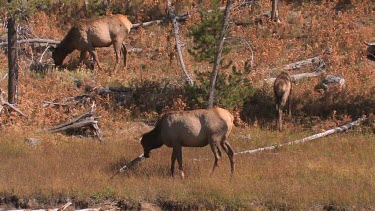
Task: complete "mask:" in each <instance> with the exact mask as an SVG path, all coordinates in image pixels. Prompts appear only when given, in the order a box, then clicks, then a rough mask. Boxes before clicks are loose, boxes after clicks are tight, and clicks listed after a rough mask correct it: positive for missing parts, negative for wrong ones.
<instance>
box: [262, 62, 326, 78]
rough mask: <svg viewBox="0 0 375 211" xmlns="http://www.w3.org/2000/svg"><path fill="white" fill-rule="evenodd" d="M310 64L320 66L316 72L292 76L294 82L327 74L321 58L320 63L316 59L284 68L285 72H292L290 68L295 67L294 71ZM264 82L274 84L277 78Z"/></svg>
mask: <svg viewBox="0 0 375 211" xmlns="http://www.w3.org/2000/svg"><path fill="white" fill-rule="evenodd" d="M308 64H319V66H318V67H317V68H316V69H315V71H314V72H310V73H300V74H294V75H291V76H290V77H291V78H292V80H293V81H298V80H301V79H303V78H310V77H316V76H319V75H321V74H323V73H325V72H326V69H325V63H324V60H323V59H322V58H320V59H319V60H318V61H316V57H314V58H311V59H307V60H303V61H299V62H295V63H292V64H289V65H286V66H284V68H285V69H283V70H290V68H292V67H293V68H292V69H295V68H296V67H298V68H301V67H303V66H306V65H308ZM264 80H265V82H266V83H268V84H273V82H274V81H275V80H276V78H267V79H264Z"/></svg>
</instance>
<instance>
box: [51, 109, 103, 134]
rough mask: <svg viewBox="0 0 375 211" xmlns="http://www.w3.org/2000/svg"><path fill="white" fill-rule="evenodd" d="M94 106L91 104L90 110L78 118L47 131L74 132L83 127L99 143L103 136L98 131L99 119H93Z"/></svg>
mask: <svg viewBox="0 0 375 211" xmlns="http://www.w3.org/2000/svg"><path fill="white" fill-rule="evenodd" d="M94 106H95V104H94V103H93V104H92V106H91V108H90V110H89V111H88V112H86V113H84V114H82V115H80V116H78V117H75V118H73V119H72V120H70V121H68V122H66V123H62V124H59V125H57V126H54V127H52V128H50V129H48V130H47V131H48V132H50V133H56V132H61V131H67V130H74V129H80V128H84V127H88V128H89V129H91V130H92V131H93V132H94V134H95V135H96V136H97V137H98V139H99V140H100V141H104V140H103V134H102V132H101V131H100V128H99V126H98V119H99V118H100V117H95V116H93V115H94Z"/></svg>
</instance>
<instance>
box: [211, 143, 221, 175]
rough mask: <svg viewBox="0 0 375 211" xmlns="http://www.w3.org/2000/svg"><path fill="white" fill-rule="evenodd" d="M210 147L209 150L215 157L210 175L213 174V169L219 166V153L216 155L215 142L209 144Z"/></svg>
mask: <svg viewBox="0 0 375 211" xmlns="http://www.w3.org/2000/svg"><path fill="white" fill-rule="evenodd" d="M210 146H211V149H212V152H213V153H214V157H215V162H214V167H213V168H212V171H211V175H212V174H213V173H214V171H215V169H216V168H217V167H218V166H219V165H218V161H219V158H220V157H219V153H218V150H217V149H218V147H217V144H216V142H215V141H212V143H211V144H210Z"/></svg>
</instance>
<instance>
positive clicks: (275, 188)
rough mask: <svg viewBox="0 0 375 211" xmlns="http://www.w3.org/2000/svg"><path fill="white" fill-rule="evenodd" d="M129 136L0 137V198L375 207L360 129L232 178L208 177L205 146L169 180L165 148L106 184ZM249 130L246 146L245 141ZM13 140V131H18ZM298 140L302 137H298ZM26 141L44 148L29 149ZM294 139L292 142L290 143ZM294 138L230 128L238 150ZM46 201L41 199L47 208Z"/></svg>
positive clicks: (261, 160)
mask: <svg viewBox="0 0 375 211" xmlns="http://www.w3.org/2000/svg"><path fill="white" fill-rule="evenodd" d="M126 127H127V128H126V129H130V128H134V127H135V128H138V129H139V130H137V131H136V132H134V134H129V136H127V137H126V138H122V139H119V138H118V137H116V135H107V136H106V142H104V143H99V142H97V141H94V140H90V139H85V138H83V139H82V138H75V137H71V138H70V137H66V136H63V135H51V134H43V133H34V132H19V131H17V133H15V131H4V133H3V136H2V138H1V139H0V149H1V152H2V153H1V154H0V160H1V163H2V165H1V166H0V193H2V194H14V195H18V196H20V197H24V198H38V197H39V198H40V197H41V196H43V198H44V200H47V201H48V199H49V200H50V201H53V199H54V196H56V195H62V196H65V197H67V198H70V199H73V201H78V200H88V199H90V198H93V199H95V200H97V201H100V200H104V199H112V200H115V199H125V200H128V201H130V202H133V203H135V204H137V203H138V202H145V201H146V202H152V203H155V204H158V205H160V206H177V205H178V206H179V207H191V208H197V206H198V207H199V206H201V207H205V208H212V209H224V208H226V209H228V208H229V209H239V208H246V209H251V208H253V209H254V208H257V209H258V208H270V209H308V208H312V207H314V206H325V205H327V206H329V205H332V204H333V205H335V206H339V207H343V208H345V209H351V208H354V207H360V208H366V207H368V206H370V207H373V206H374V202H375V201H374V200H375V198H374V194H375V192H374V190H375V183H374V181H373V178H374V176H375V168H373V163H374V162H375V158H374V157H373V156H371V155H372V154H373V153H375V137H374V135H371V134H362V133H360V132H359V131H357V130H354V131H351V132H349V133H346V134H338V135H333V136H330V137H327V138H323V139H321V140H317V141H314V142H311V143H305V144H303V145H293V146H288V147H285V148H280V149H277V150H274V151H269V152H261V153H258V154H252V155H246V154H242V155H237V156H236V167H237V169H236V172H235V175H234V176H233V177H231V176H230V165H229V159H228V158H227V157H226V156H223V158H222V159H221V160H220V163H219V164H220V166H219V168H218V169H217V171H216V172H215V173H214V174H213V175H212V176H210V171H211V168H212V165H213V161H214V159H213V155H212V152H211V150H210V149H209V147H206V148H184V149H183V154H184V155H183V161H184V168H185V173H186V176H187V177H186V179H185V180H181V179H179V178H178V177H177V178H172V177H171V176H170V175H169V166H170V155H171V149H169V148H167V147H163V148H161V149H158V150H155V151H154V152H153V153H152V154H151V158H150V159H146V160H145V161H144V162H142V163H141V164H139V165H138V166H137V167H136V168H135V169H133V170H130V171H128V172H126V173H122V174H120V175H117V176H116V177H114V178H113V179H112V180H110V179H109V178H110V177H111V175H112V174H113V173H115V171H116V170H117V169H119V168H120V167H121V166H122V165H125V164H126V163H127V162H129V161H130V160H131V159H133V158H135V157H136V156H138V155H139V154H140V153H142V149H141V146H140V144H139V141H138V140H136V137H137V136H138V135H140V134H141V133H142V131H141V130H140V129H141V128H142V125H141V124H135V123H133V124H129V125H127V126H126ZM248 133H250V135H251V137H252V138H251V140H249V139H247V137H248V136H246V135H247V134H248ZM14 134H17V135H14ZM294 136H295V138H297V136H299V138H301V136H302V134H300V135H294ZM27 137H37V138H39V139H40V143H39V144H38V145H36V146H30V145H28V144H27V142H25V139H26V138H27ZM293 138H294V137H293ZM285 141H290V136H289V135H288V134H285V133H284V134H280V133H275V132H267V131H262V130H259V129H252V130H245V129H241V128H235V129H234V131H233V134H232V136H231V143H232V145H233V147H234V148H235V149H236V151H241V150H245V149H252V148H256V147H259V146H265V145H272V144H277V143H281V142H285ZM46 203H47V202H46Z"/></svg>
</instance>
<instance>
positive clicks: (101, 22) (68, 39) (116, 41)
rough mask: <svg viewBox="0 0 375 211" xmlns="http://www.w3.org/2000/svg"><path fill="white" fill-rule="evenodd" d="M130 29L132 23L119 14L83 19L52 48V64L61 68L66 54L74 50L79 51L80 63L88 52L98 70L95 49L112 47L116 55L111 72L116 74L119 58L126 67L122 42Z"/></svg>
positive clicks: (125, 54)
mask: <svg viewBox="0 0 375 211" xmlns="http://www.w3.org/2000/svg"><path fill="white" fill-rule="evenodd" d="M131 28H132V23H131V22H130V21H129V20H128V18H127V17H126V16H124V15H121V14H117V15H110V16H106V17H102V18H97V19H83V20H81V21H79V22H78V23H77V24H76V25H74V26H73V27H72V28H71V29H70V30H69V32H68V34H67V35H66V36H65V37H64V39H63V40H62V41H61V42H60V44H59V45H57V47H56V48H52V58H53V60H54V63H55V65H56V66H61V65H62V63H63V61H64V59H65V57H66V56H67V55H68V54H70V53H72V52H73V51H74V50H79V51H81V56H80V63H82V61H83V60H84V59H85V57H86V54H87V52H89V53H90V55H91V56H92V57H93V59H94V61H95V62H96V63H97V65H98V67H99V69H102V66H101V64H100V62H99V59H98V55H97V53H96V51H95V48H96V47H99V48H100V47H108V46H110V45H113V47H114V49H115V53H116V64H115V67H114V70H113V72H114V73H115V74H116V72H117V68H118V65H119V63H120V59H121V56H123V57H124V67H126V56H127V50H126V46H125V43H124V40H125V38H126V37H127V35H128V34H129V32H130V29H131Z"/></svg>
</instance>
